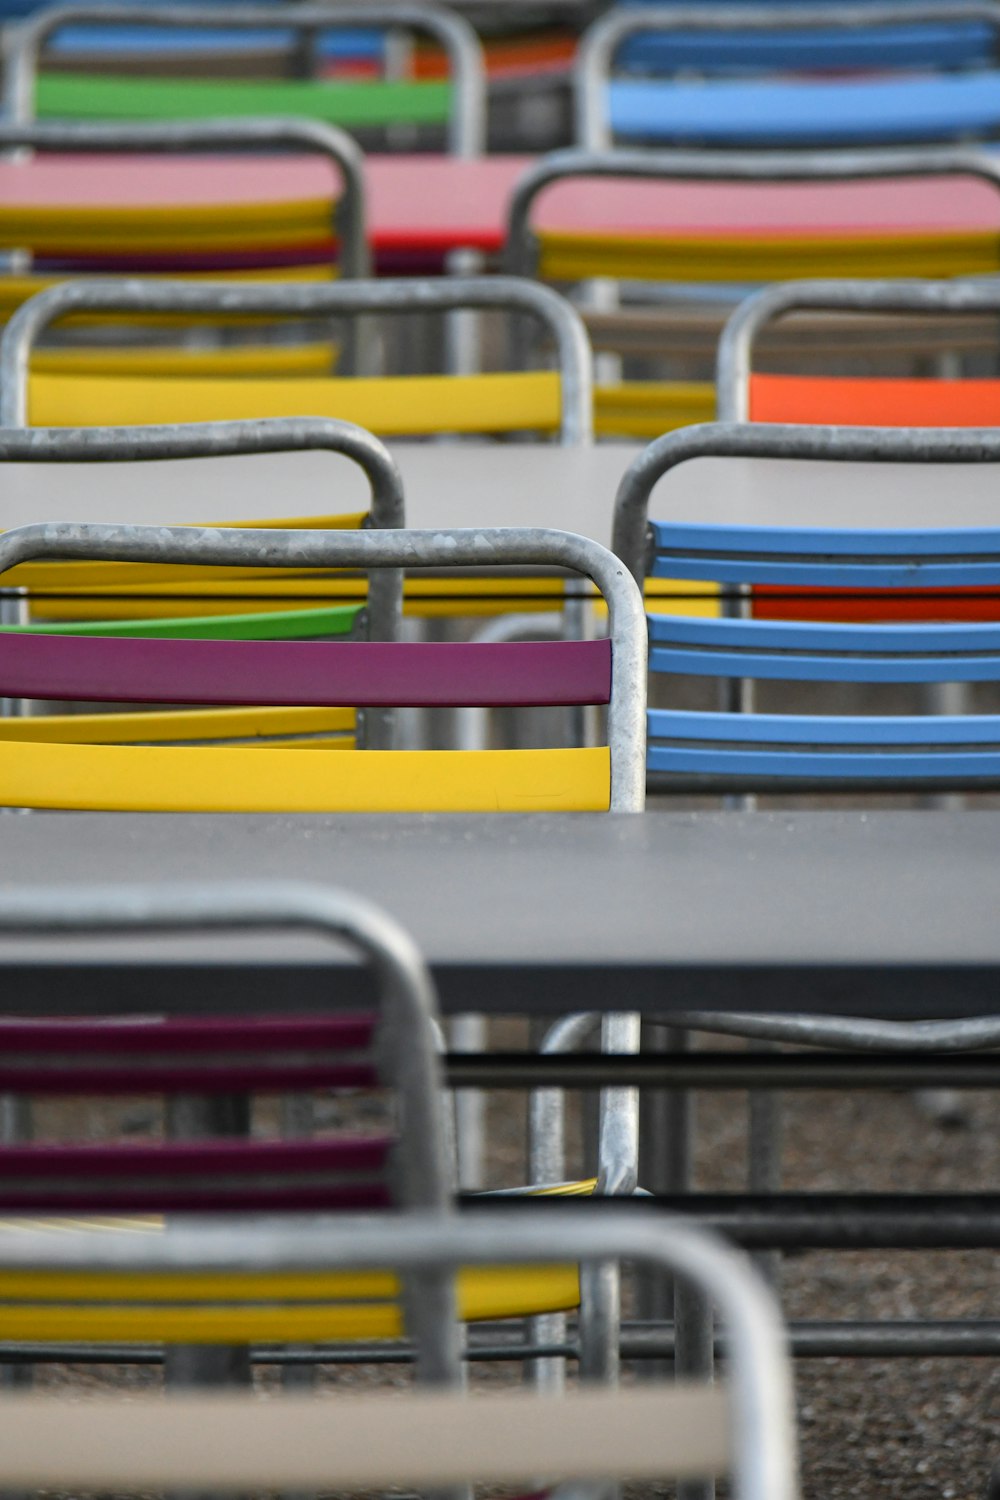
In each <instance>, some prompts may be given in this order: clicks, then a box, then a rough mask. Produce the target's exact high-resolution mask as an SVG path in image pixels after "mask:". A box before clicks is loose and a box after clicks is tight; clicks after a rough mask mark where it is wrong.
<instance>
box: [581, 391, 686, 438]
mask: <svg viewBox="0 0 1000 1500" xmlns="http://www.w3.org/2000/svg"><path fill="white" fill-rule="evenodd" d="M714 421H715V387H714V386H713V385H711V384H709V383H708V382H707V381H706V382H702V381H672V380H666V381H660V380H634V381H623V382H622V383H621V384H620V385H608V386H599V387H598V388H597V390H595V392H594V427H595V430H596V431H597V432H598V433H600V434H602V435H604V436H610V435H616V436H619V437H622V436H628V437H643V438H653V437H659V435H660V434H661V433H663V432H670V431H671V430H672V429H673V428H675V427H687V426H688V425H689V424H690V423H692V422H714Z"/></svg>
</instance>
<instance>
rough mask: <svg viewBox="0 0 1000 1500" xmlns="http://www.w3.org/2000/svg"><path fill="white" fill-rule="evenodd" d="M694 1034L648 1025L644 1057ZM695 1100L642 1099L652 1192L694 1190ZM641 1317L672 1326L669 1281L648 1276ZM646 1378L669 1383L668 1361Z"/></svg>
mask: <svg viewBox="0 0 1000 1500" xmlns="http://www.w3.org/2000/svg"><path fill="white" fill-rule="evenodd" d="M690 1045H691V1034H690V1032H688V1031H681V1030H680V1029H679V1028H677V1027H673V1026H662V1025H658V1024H656V1023H655V1022H650V1023H644V1025H643V1030H642V1050H643V1052H644V1053H650V1052H653V1053H664V1052H686V1051H687V1050H688V1048H689V1047H690ZM694 1110H695V1096H694V1094H693V1093H691V1091H690V1090H688V1089H643V1091H642V1096H641V1098H640V1101H639V1111H640V1125H639V1181H640V1182H641V1183H642V1185H643V1187H645V1188H648V1189H649V1191H650V1192H651V1193H685V1192H687V1191H688V1190H689V1189H690V1188H691V1186H692V1149H693V1141H694ZM639 1311H640V1316H641V1317H642V1318H644V1319H647V1320H649V1321H653V1322H657V1323H666V1322H668V1321H669V1320H670V1318H671V1317H672V1315H673V1286H672V1283H671V1281H670V1278H669V1277H664V1276H657V1275H655V1274H651V1273H646V1274H644V1275H643V1276H642V1279H641V1282H640V1286H639ZM640 1375H641V1378H642V1379H644V1380H667V1379H669V1377H670V1366H669V1364H668V1362H667V1361H665V1360H644V1361H643V1362H642V1365H641V1366H640Z"/></svg>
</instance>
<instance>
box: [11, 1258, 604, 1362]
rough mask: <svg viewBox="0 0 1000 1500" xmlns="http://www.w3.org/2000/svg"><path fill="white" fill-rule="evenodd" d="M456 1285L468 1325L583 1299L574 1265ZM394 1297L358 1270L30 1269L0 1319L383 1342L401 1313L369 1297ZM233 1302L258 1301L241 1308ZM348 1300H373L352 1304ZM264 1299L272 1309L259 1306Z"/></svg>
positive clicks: (500, 1271) (124, 1337)
mask: <svg viewBox="0 0 1000 1500" xmlns="http://www.w3.org/2000/svg"><path fill="white" fill-rule="evenodd" d="M457 1282H458V1285H457V1291H458V1305H459V1313H460V1315H461V1317H462V1318H463V1319H464V1320H465V1321H467V1322H481V1321H485V1320H490V1319H493V1318H505V1317H514V1316H522V1317H525V1316H529V1315H531V1314H534V1313H544V1312H562V1311H568V1310H570V1309H571V1308H574V1307H577V1306H578V1305H579V1300H580V1288H579V1275H578V1272H577V1268H576V1266H546V1267H537V1268H535V1267H531V1268H528V1269H522V1268H519V1267H505V1266H497V1267H491V1266H484V1267H476V1268H474V1269H473V1268H468V1269H464V1270H460V1271H459V1273H458V1277H457ZM398 1291H399V1287H398V1283H397V1282H395V1280H394V1278H392V1277H385V1276H375V1275H373V1274H365V1273H360V1274H358V1275H357V1276H339V1277H337V1276H325V1277H324V1276H312V1277H288V1276H275V1277H267V1276H258V1277H248V1278H242V1277H231V1276H230V1277H195V1276H192V1277H184V1276H173V1277H166V1276H164V1277H162V1278H160V1277H154V1276H141V1275H140V1276H135V1277H127V1278H126V1277H95V1276H70V1275H67V1276H64V1277H50V1276H47V1275H42V1274H35V1275H32V1274H30V1273H29V1274H27V1275H24V1276H17V1277H15V1278H11V1277H8V1276H3V1277H2V1278H0V1320H2V1324H3V1330H4V1337H5V1338H7V1339H33V1340H38V1341H39V1342H49V1341H62V1340H67V1341H74V1342H75V1341H87V1340H102V1341H104V1340H113V1341H123V1342H129V1341H133V1340H134V1341H144V1342H145V1341H150V1340H152V1341H156V1342H160V1341H162V1342H164V1343H175V1342H194V1343H206V1344H213V1343H258V1342H259V1343H267V1342H279V1341H280V1342H283V1343H284V1342H288V1343H295V1342H299V1343H301V1342H310V1343H312V1342H316V1341H318V1340H332V1341H337V1342H339V1341H341V1340H344V1341H351V1340H357V1339H389V1338H400V1337H402V1335H403V1333H404V1325H403V1317H402V1313H401V1310H400V1307H399V1305H398V1304H397V1303H396V1302H394V1301H388V1300H374V1299H382V1298H390V1297H394V1296H397V1295H398ZM239 1297H246V1298H248V1299H250V1298H253V1299H255V1301H254V1303H253V1304H251V1305H246V1306H240V1305H238V1301H237V1299H238V1298H239ZM352 1297H357V1298H359V1299H361V1298H365V1299H373V1300H366V1301H361V1300H359V1301H358V1302H354V1303H352V1302H351V1301H350V1300H349V1299H350V1298H352ZM17 1299H35V1300H31V1301H18V1300H17ZM60 1299H66V1300H67V1301H69V1300H70V1299H72V1302H73V1305H69V1306H67V1305H62V1303H61V1301H60ZM88 1299H93V1302H92V1305H89V1306H88V1305H87V1301H88ZM171 1299H177V1300H176V1302H174V1303H172V1302H171ZM263 1299H270V1300H271V1302H272V1304H277V1305H263V1306H262V1305H260V1302H261V1300H263ZM279 1299H280V1302H279ZM199 1303H201V1304H203V1305H201V1306H199V1305H198V1304H199ZM220 1303H222V1305H219V1304H220Z"/></svg>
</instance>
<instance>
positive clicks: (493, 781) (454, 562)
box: [0, 525, 646, 811]
mask: <svg viewBox="0 0 1000 1500" xmlns="http://www.w3.org/2000/svg"><path fill="white" fill-rule="evenodd" d="M38 557H59V558H63V559H66V558H95V557H97V558H104V559H107V560H109V561H129V562H143V561H156V562H160V563H167V564H179V563H184V564H194V565H201V564H208V565H212V566H219V565H225V566H229V565H234V564H235V565H240V564H245V563H248V562H251V563H253V565H254V566H258V567H289V566H294V567H329V568H338V567H354V568H362V569H364V570H365V571H370V570H371V569H373V568H376V569H377V568H389V569H399V568H406V569H409V568H414V567H430V568H453V567H459V568H482V567H484V566H485V567H507V568H510V567H514V568H520V567H531V566H536V567H543V568H555V569H559V570H565V569H570V570H573V571H576V572H580V573H583V574H584V575H585V576H586V577H588V578H590V579H591V581H592V582H593V583H594V584H596V586H597V588H598V590H599V591H600V593H601V594H602V595H603V596H604V599H605V601H606V603H607V605H608V610H609V618H610V637H609V639H607V640H599V641H576V642H574V641H557V642H541V643H537V642H536V643H520V642H507V643H500V644H490V643H484V642H463V643H447V644H441V645H425V644H422V643H417V642H396V641H390V642H376V641H357V642H351V641H348V642H345V641H331V642H286V641H269V642H268V641H266V642H257V641H172V640H134V639H107V638H80V637H72V636H70V637H53V636H44V635H42V636H39V635H31V634H23V635H22V634H17V635H12V636H10V637H9V638H8V639H7V642H6V643H5V647H4V651H3V656H2V662H0V694H2V695H5V696H9V697H14V698H18V697H27V698H57V699H65V698H67V697H71V698H77V699H82V700H84V701H90V702H93V701H102V702H115V701H119V702H120V701H126V702H140V703H141V702H156V703H160V704H170V703H176V704H187V705H191V704H211V705H214V706H217V707H225V706H238V705H244V704H247V703H253V704H261V705H264V706H274V707H281V706H292V705H294V706H297V707H310V706H312V707H336V706H343V705H345V704H349V705H353V706H355V707H371V708H379V709H381V708H384V707H387V706H393V705H402V704H406V705H413V706H417V707H424V706H432V705H448V706H466V705H468V706H473V705H486V706H491V705H508V706H514V705H530V704H560V705H561V704H573V705H584V704H604V705H607V710H608V743H607V745H606V746H603V747H598V748H595V749H589V748H586V749H584V748H581V749H571V750H524V751H502V750H501V751H488V750H486V751H402V752H399V751H391V750H387V751H371V752H367V753H365V754H363V755H337V756H335V757H334V760H333V761H331V760H329V759H328V758H327V757H326V756H324V755H323V754H322V753H321V752H316V753H315V754H310V755H303V754H301V753H300V752H298V751H295V750H287V749H269V748H262V749H254V750H252V751H251V750H246V749H244V750H240V749H236V750H223V749H211V748H209V749H204V748H200V747H196V748H186V747H185V748H181V749H166V750H164V749H160V748H156V747H146V746H130V745H126V746H118V745H110V746H102V745H98V746H93V745H73V744H41V743H31V742H28V743H0V786H2V787H3V793H2V796H3V799H4V801H5V803H6V804H7V805H10V806H63V807H91V808H98V807H104V808H112V807H120V808H125V807H131V808H133V809H139V808H148V809H157V808H158V809H160V810H168V809H169V808H173V809H175V810H179V809H187V810H189V811H198V810H202V811H207V810H210V809H213V808H214V809H215V810H217V811H237V810H241V809H242V810H255V811H268V810H274V811H277V810H282V811H295V810H298V811H307V810H310V809H312V810H319V809H323V810H327V811H335V810H337V809H340V810H344V811H351V810H354V811H363V810H367V811H435V810H438V811H463V810H464V811H503V810H509V811H513V810H527V809H529V808H530V809H532V810H533V809H536V808H540V807H548V808H550V809H555V810H558V809H565V810H583V809H590V810H604V809H607V808H609V807H610V808H611V809H612V810H620V811H635V810H638V809H640V808H641V807H642V799H643V794H642V762H643V753H644V752H643V725H644V720H643V707H644V698H645V655H646V646H645V625H644V620H643V614H642V601H641V598H640V596H639V593H638V590H637V588H636V586H635V584H634V582H633V580H632V579H631V578H630V577H629V575H628V574H627V573H626V572H625V570H624V568H623V567H622V565H621V564H620V563H619V562H618V561H617V559H615V558H613V557H612V555H611V554H610V553H608V552H606V551H605V549H604V548H603V547H600V546H599V545H598V544H597V543H595V542H590V541H588V540H587V539H585V538H583V537H578V536H573V535H570V534H569V533H565V532H557V531H545V530H542V529H533V528H524V529H506V530H490V529H483V530H479V531H471V530H470V531H444V532H421V531H406V530H396V531H371V530H369V531H341V532H335V531H330V532H282V531H238V530H232V531H223V530H215V531H207V530H203V529H201V528H197V527H128V526H124V527H122V526H75V527H74V526H60V525H52V526H35V527H31V526H28V527H20V528H17V529H15V530H13V531H9V532H7V533H5V534H4V535H3V536H0V571H3V572H5V571H7V569H9V568H12V567H13V566H15V565H16V564H18V563H21V562H24V561H27V560H28V559H30V558H38ZM289 757H290V758H289Z"/></svg>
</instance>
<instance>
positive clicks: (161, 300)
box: [0, 276, 593, 447]
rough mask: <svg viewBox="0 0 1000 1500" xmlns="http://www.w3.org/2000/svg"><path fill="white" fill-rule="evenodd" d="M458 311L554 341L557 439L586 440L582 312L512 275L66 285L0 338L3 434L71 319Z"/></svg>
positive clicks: (19, 315) (587, 376) (588, 385)
mask: <svg viewBox="0 0 1000 1500" xmlns="http://www.w3.org/2000/svg"><path fill="white" fill-rule="evenodd" d="M462 308H479V309H490V308H494V309H502V310H505V311H509V312H519V313H525V314H527V315H528V316H531V317H534V318H536V319H537V320H538V321H539V322H541V323H542V324H543V326H544V327H545V328H546V330H547V332H548V333H549V334H550V336H551V337H552V339H553V341H554V343H555V348H556V359H557V364H558V369H559V375H560V403H561V427H560V441H561V442H562V443H563V444H564V445H565V446H568V447H575V446H579V445H581V444H587V443H589V442H590V440H591V435H592V430H593V429H592V394H591V392H592V380H593V376H592V359H591V353H590V342H589V340H588V338H587V334H586V330H585V329H584V326H583V323H582V322H581V320H580V317H579V314H578V313H577V312H576V311H575V309H574V308H572V307H571V306H570V305H569V303H568V302H566V301H565V300H564V299H563V298H562V297H560V296H558V295H557V293H555V292H553V291H551V290H550V289H549V288H548V287H544V286H538V285H537V284H536V283H534V282H531V281H524V280H520V279H518V278H515V277H511V276H493V277H489V276H449V277H441V278H438V279H434V280H430V281H421V280H417V281H407V280H400V281H392V280H385V281H352V282H347V281H345V282H332V283H329V284H325V285H318V286H317V285H312V286H309V285H295V284H292V285H284V286H283V285H280V284H274V285H271V284H267V285H241V286H237V285H235V284H226V283H215V284H214V285H213V284H211V283H207V284H204V285H200V286H199V285H194V284H186V283H183V282H171V281H140V280H136V279H131V280H129V279H118V278H109V279H108V280H107V281H86V280H79V281H64V282H61V283H60V284H59V285H58V286H54V287H50V288H49V289H48V290H47V291H44V292H40V293H39V294H38V296H36V297H32V298H30V299H29V300H28V301H27V302H25V303H23V304H22V306H21V307H19V308H18V309H17V311H16V312H15V313H14V315H13V317H12V318H11V319H10V321H9V322H8V324H7V326H6V328H5V329H4V332H3V338H2V340H0V426H2V427H23V426H25V425H26V423H27V419H28V406H27V402H28V367H29V363H30V359H31V350H32V348H33V346H34V344H35V342H36V341H37V339H38V337H39V335H40V334H41V333H42V332H43V331H44V330H45V329H46V328H48V327H50V326H51V325H52V324H53V323H55V322H57V321H58V320H59V319H60V318H63V317H66V316H69V315H71V314H73V313H81V312H87V313H101V312H135V313H143V312H155V313H178V314H185V313H187V314H190V315H192V316H198V315H201V314H205V313H209V314H211V313H214V314H217V315H220V316H222V315H225V316H227V317H228V316H240V315H248V316H250V315H255V314H257V315H259V314H262V313H263V314H266V315H268V316H275V317H288V318H315V317H328V316H329V317H352V318H353V317H357V316H358V315H363V314H365V313H402V312H452V311H456V310H458V309H462Z"/></svg>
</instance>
